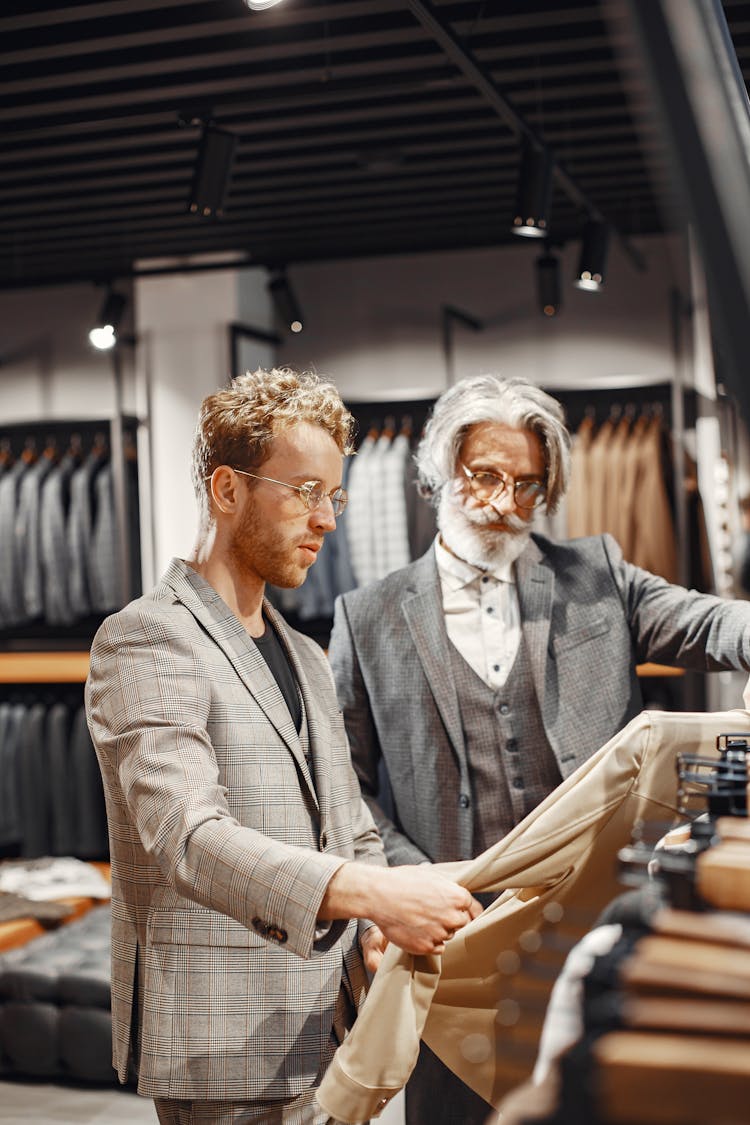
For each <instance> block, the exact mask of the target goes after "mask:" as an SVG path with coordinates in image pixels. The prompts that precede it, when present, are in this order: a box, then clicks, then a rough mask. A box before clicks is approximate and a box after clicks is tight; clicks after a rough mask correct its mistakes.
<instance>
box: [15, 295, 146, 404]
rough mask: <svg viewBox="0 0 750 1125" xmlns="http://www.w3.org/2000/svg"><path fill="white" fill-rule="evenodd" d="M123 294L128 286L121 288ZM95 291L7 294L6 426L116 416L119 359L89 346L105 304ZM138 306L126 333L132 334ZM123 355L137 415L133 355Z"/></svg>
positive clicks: (127, 396)
mask: <svg viewBox="0 0 750 1125" xmlns="http://www.w3.org/2000/svg"><path fill="white" fill-rule="evenodd" d="M117 289H118V291H120V292H123V293H128V291H129V290H128V286H127V285H125V284H118V285H117ZM104 296H105V291H104V290H103V289H102V288H101V287H99V286H95V285H68V286H63V285H57V286H50V287H48V288H44V289H21V290H18V291H15V292H13V291H7V292H0V425H3V424H6V425H7V424H9V423H13V422H28V421H31V422H34V421H41V420H44V419H60V420H63V421H65V420H67V419H71V420H76V419H77V420H80V421H83V420H85V419H89V418H111V417H112V416H113V415H114V413H115V382H114V378H113V374H112V359H111V355H110V354H109V353H106V352H98V351H96V349H95V348H93V347H92V346H91V345H90V343H89V341H88V331H89V328H91V327H92V325H93V324H94V322H95V320H96V317H97V315H98V313H99V310H100V307H101V305H102V302H103V300H104ZM129 314H130V308H128V309H127V310H126V313H125V318H124V321H123V325H122V329H123V332H124V333H125V334H128V333H129V332H131V331H132V327H131V325H132V322H131V320H130V315H129ZM122 356H123V364H122V366H123V374H124V378H123V391H124V396H125V398H124V406H125V409H126V410H127V411H128V412H132V411H133V409H134V390H133V378H132V371H133V357H132V352H131V350H130V349H129V348H125V349H124V350H123V352H122Z"/></svg>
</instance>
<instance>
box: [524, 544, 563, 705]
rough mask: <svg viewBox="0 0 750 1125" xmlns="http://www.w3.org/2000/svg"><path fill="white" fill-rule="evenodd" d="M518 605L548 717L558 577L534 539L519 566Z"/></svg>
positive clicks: (537, 688)
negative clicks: (548, 677) (548, 679)
mask: <svg viewBox="0 0 750 1125" xmlns="http://www.w3.org/2000/svg"><path fill="white" fill-rule="evenodd" d="M516 583H517V591H518V603H519V608H520V611H521V628H522V630H523V636H524V640H525V642H526V649H527V652H528V654H529V660H530V662H531V674H532V677H533V679H534V686H535V688H536V694H537V699H538V700H539V710H540V712H541V714H542V719H543V718H544V695H545V683H546V672H547V646H548V644H549V630H550V621H551V618H552V599H553V596H554V589H555V576H554V574H553V572H552V568H551V567H550V566H547V565H546V563H545V560H544V555H543V554H542V552H541V551H540V549H539V547H538V546H537V544H536V543H535V541H534V540H533V539H531V540H530V542H529V545H528V547H526V549H525V550H524V552H523V554H522V555H521V557H520V558H519V559H518V561H517V563H516Z"/></svg>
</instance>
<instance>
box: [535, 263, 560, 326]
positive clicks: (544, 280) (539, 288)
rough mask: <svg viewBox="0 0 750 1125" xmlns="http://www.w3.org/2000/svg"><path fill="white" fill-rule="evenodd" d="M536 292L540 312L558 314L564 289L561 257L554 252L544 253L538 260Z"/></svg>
mask: <svg viewBox="0 0 750 1125" xmlns="http://www.w3.org/2000/svg"><path fill="white" fill-rule="evenodd" d="M536 293H537V299H538V301H539V310H540V312H542V313H544V315H545V316H550V317H551V316H557V314H558V313H559V311H560V306H561V305H562V289H561V286H560V259H559V258H556V257H555V255H554V254H542V256H541V257H540V258H537V260H536Z"/></svg>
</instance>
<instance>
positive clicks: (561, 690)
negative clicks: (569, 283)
mask: <svg viewBox="0 0 750 1125" xmlns="http://www.w3.org/2000/svg"><path fill="white" fill-rule="evenodd" d="M569 448H570V438H569V435H568V432H567V430H566V428H565V424H564V417H563V412H562V408H561V407H560V405H559V403H557V402H556V401H555V400H554V399H553V398H551V397H550V396H549V395H547V394H545V393H544V392H543V391H541V390H540V389H539V388H538V387H536V386H533V385H530V384H526V383H523V382H521V381H519V380H513V379H510V380H504V379H500V378H496V377H495V376H492V375H482V376H478V377H475V378H468V379H464V380H462V381H461V382H459V383H458V384H456V385H455V386H453V387H452V388H451V389H450V390H448V391H446V392H445V393H444V394H443V395H442V396H441V398H440V399H439V400H438V402H437V403H436V405H435V408H434V411H433V414H432V417H431V419H430V421H429V423H428V425H427V427H426V430H425V434H424V437H423V439H422V442H421V444H420V446H419V450H418V453H417V468H418V472H419V479H420V483H421V486H422V489H423V491H424V493H425V494H426V495H427V496H428V497H430V498H431V500H432V501H433V503H434V504H435V506H436V508H437V522H438V529H439V534H438V537H437V539H436V541H435V543H434V545H433V546H432V547H431V548H430V550H429V551H428V552H427V554H426V555H425V556H424V557H423V558H421V559H419V560H418V561H416V562H414V563H412V564H410V565H409V566H407V567H405V568H403V569H401V570H398V571H395V572H394V573H393V574H391V575H389V576H388V577H387V578H385V579H383V580H382V581H380V582H378V583H376V584H373V585H371V586H366V587H363V588H362V589H359V590H354V591H352V592H350V593H348V594H345V595H344V596H343V597H342V598H340V599H339V601H338V603H337V606H336V616H335V621H334V629H333V634H332V637H331V645H330V658H331V661H332V665H333V669H334V675H335V679H336V687H337V692H338V697H339V701H340V703H341V706H342V709H343V712H344V719H345V723H346V729H347V733H348V735H349V741H350V745H351V751H352V758H353V762H354V767H355V770H356V771H357V774H358V776H359V779H360V783H361V785H362V789H363V793H364V795H365V799H366V801H367V803H368V804H369V806H370V808H371V810H372V812H373V815H374V818H375V822H376V824H377V825H378V828H379V829H380V833H381V835H382V837H383V840H384V843H385V848H386V854H387V856H388V860H389V862H390V863H391V864H415V863H424V862H426V861H432V862H438V861H446V860H457V859H469V858H471V857H472V856H474V855H476V854H478V853H479V852H481V851H483V850H484V849H485V848H487V847H488V846H489V845H490V844H492V843H493V842H495V841H496V840H498V839H499V838H501V837H502V836H503V835H505V833H507V832H508V831H509V829H511V828H512V827H513V826H514V825H515V824H517V823H518V822H519V821H520V820H521V819H522V818H523V817H524V816H525V815H526V814H527V813H528V812H529V811H530V810H531V809H533V808H534V807H535V806H536V805H537V804H538V803H539V802H540V801H541V800H542V799H543V798H544V797H545V796H547V795H548V794H549V793H550V792H551V790H553V789H554V788H555V787H556V786H557V785H558V784H559V782H560V781H561V779H563V778H565V777H567V776H568V775H569V774H571V773H572V772H573V771H574V770H575V769H576V768H577V767H578V766H579V765H580V764H581V763H582V762H584V761H585V760H586V759H587V758H588V757H589V756H590V755H591V754H592V753H593V752H594V751H595V750H597V749H598V748H599V747H600V746H602V745H603V744H604V743H605V742H607V741H608V740H609V738H611V737H612V735H613V734H615V732H617V731H618V730H620V729H621V728H622V727H624V726H625V725H626V723H628V722H629V721H630V719H632V718H633V717H634V716H635V715H637V714H638V713H639V711H640V710H641V709H642V707H643V699H642V696H641V691H640V687H639V682H638V677H637V675H636V665H637V664H639V663H642V662H646V661H654V662H659V663H662V664H670V665H676V666H679V667H684V668H695V669H701V670H711V669H722V668H735V669H736V668H742V669H745V670H747V669H750V605H748V603H745V602H726V601H722V600H721V599H719V598H716V597H711V596H709V595H702V594H698V593H695V592H694V591H688V590H685V589H682V588H681V587H678V586H672V585H670V584H669V583H667V582H666V581H664V580H663V579H662V578H658V577H656V576H654V575H653V574H649V573H647V572H646V571H644V570H641V569H639V568H637V567H635V566H632V565H630V564H629V563H627V562H625V561H624V560H623V558H622V553H621V551H620V549H619V548H618V546H617V544H616V542H615V541H614V540H613V539H612V538H611V537H610V536H607V535H604V536H596V537H592V538H589V539H579V540H573V541H569V542H553V541H551V540H550V539H547V538H545V537H543V536H542V535H539V534H536V533H535V532H534V531H533V525H534V518H535V516H536V515H537V513H540V512H545V511H547V512H550V513H552V512H554V511H555V509H556V507H557V505H558V503H559V501H560V499H561V498H562V496H563V494H564V492H565V489H566V486H567V482H568V477H569V464H570V456H569ZM406 1107H407V1121H408V1123H409V1125H480V1123H483V1122H484V1121H485V1120H486V1116H487V1112H488V1107H487V1105H486V1104H485V1103H484V1102H482V1101H481V1099H479V1098H477V1097H476V1095H475V1094H473V1093H472V1092H471V1091H469V1090H468V1089H467V1088H466V1087H465V1086H463V1085H462V1084H461V1083H459V1081H458V1079H456V1078H455V1077H454V1076H453V1075H452V1074H451V1073H450V1072H448V1071H447V1070H446V1069H445V1068H444V1067H443V1066H442V1064H440V1063H439V1062H438V1060H437V1059H436V1058H435V1057H434V1056H433V1055H431V1053H430V1052H429V1051H428V1050H427V1049H426V1048H425V1047H424V1046H423V1049H422V1055H421V1056H420V1060H419V1063H418V1065H417V1069H416V1071H415V1073H414V1076H413V1078H412V1080H411V1081H410V1083H409V1084H408V1086H407V1090H406Z"/></svg>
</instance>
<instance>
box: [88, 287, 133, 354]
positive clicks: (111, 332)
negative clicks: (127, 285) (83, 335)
mask: <svg viewBox="0 0 750 1125" xmlns="http://www.w3.org/2000/svg"><path fill="white" fill-rule="evenodd" d="M127 303H128V302H127V298H126V297H124V296H123V295H122V293H117V292H115V290H114V289H110V290H109V292H108V293H107V296H106V297H105V299H104V304H103V305H102V308H101V312H100V313H99V317H98V319H97V322H96V324H95V325H94V327H93V328H92V329H91V331H90V332H89V340H90V341H91V343H92V344H93V345H94V347H95V348H98V349H99V351H109V349H110V348H113V347H114V346H115V344H116V343H117V333H118V331H119V328H120V321H121V320H122V314H123V313H124V312H125V306H126V305H127Z"/></svg>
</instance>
